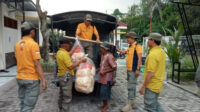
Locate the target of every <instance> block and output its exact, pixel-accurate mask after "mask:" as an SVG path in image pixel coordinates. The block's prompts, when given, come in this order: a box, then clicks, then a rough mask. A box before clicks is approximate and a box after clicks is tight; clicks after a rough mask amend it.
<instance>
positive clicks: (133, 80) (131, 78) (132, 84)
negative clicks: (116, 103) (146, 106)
mask: <svg viewBox="0 0 200 112" xmlns="http://www.w3.org/2000/svg"><path fill="white" fill-rule="evenodd" d="M127 81H128V87H127V89H128V101H127V102H126V105H125V106H124V107H123V108H122V111H123V112H128V111H130V110H131V109H132V108H136V104H135V102H134V100H135V97H136V84H137V76H136V75H135V73H134V72H131V71H127Z"/></svg>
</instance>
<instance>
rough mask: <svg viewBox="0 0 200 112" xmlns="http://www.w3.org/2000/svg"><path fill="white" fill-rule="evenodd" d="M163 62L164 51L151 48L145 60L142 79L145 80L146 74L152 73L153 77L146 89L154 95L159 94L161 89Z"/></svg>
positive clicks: (163, 71)
mask: <svg viewBox="0 0 200 112" xmlns="http://www.w3.org/2000/svg"><path fill="white" fill-rule="evenodd" d="M165 60H166V54H165V51H164V50H163V49H162V48H161V47H160V46H157V47H154V48H152V49H151V50H150V52H149V55H148V56H147V58H146V62H145V72H144V79H146V76H147V74H148V72H153V73H154V76H153V78H152V80H151V82H150V83H149V84H148V85H147V88H148V89H150V90H151V91H153V92H156V93H160V92H161V90H162V87H163V81H164V75H165Z"/></svg>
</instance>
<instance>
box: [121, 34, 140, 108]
mask: <svg viewBox="0 0 200 112" xmlns="http://www.w3.org/2000/svg"><path fill="white" fill-rule="evenodd" d="M126 38H127V41H128V44H129V47H128V49H127V50H125V51H123V50H120V49H119V48H117V51H118V52H121V53H124V54H127V58H126V67H127V80H128V88H127V89H128V101H127V103H126V105H125V106H124V107H123V108H122V111H123V112H128V111H130V110H132V109H133V108H136V104H135V101H134V100H135V97H136V84H137V77H138V76H139V74H140V65H141V61H142V46H141V45H139V44H138V43H137V41H136V40H137V35H136V33H135V32H129V33H128V34H127V35H126Z"/></svg>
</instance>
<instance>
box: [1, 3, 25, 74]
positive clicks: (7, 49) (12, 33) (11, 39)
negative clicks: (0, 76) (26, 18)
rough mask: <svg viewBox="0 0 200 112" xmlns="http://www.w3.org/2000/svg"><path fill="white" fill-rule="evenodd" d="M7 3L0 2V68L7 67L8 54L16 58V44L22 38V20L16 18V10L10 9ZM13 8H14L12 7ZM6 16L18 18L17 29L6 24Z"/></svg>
mask: <svg viewBox="0 0 200 112" xmlns="http://www.w3.org/2000/svg"><path fill="white" fill-rule="evenodd" d="M10 10H11V9H8V7H7V5H6V4H5V3H1V4H0V20H1V23H0V32H1V33H0V40H1V41H0V46H1V47H0V70H1V69H5V68H6V66H7V65H6V54H12V55H10V56H12V57H10V56H8V55H7V57H8V58H12V59H14V55H13V53H14V46H15V44H16V42H17V41H19V40H20V39H21V30H20V27H21V26H20V25H21V21H20V20H17V19H16V18H15V13H16V12H15V11H10ZM12 10H13V9H12ZM4 16H6V17H9V18H12V19H14V20H17V23H18V25H17V26H18V27H17V29H12V28H8V27H5V26H4ZM7 64H8V63H7Z"/></svg>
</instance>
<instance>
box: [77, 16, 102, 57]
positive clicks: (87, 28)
mask: <svg viewBox="0 0 200 112" xmlns="http://www.w3.org/2000/svg"><path fill="white" fill-rule="evenodd" d="M91 22H92V15H90V14H86V16H85V19H84V22H83V23H80V24H79V25H78V27H77V30H76V36H77V37H80V38H82V39H86V40H92V36H93V34H95V36H96V41H97V42H100V40H99V33H98V31H97V29H96V26H92V25H91ZM81 44H82V46H83V48H84V50H85V52H86V54H88V56H89V57H90V58H93V48H92V43H89V42H82V43H81Z"/></svg>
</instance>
